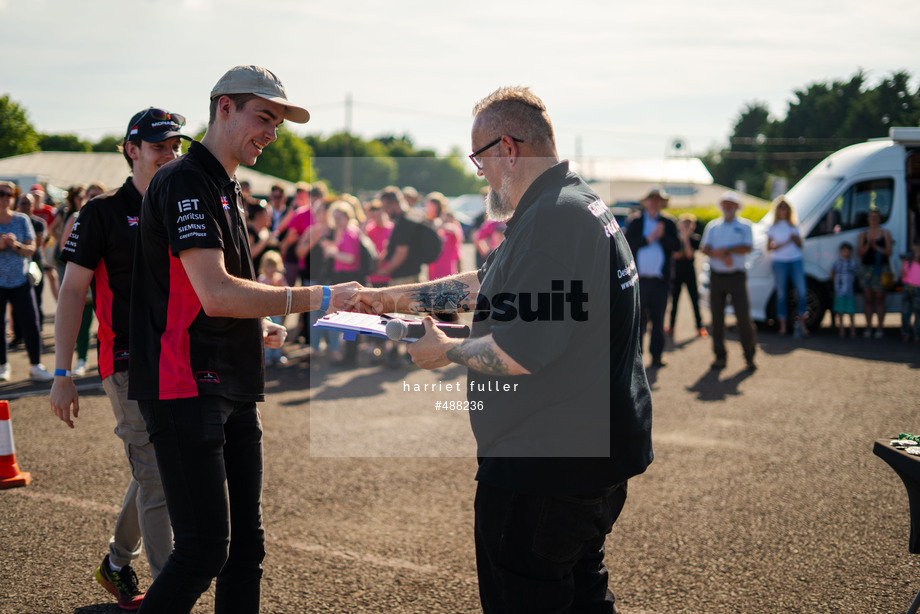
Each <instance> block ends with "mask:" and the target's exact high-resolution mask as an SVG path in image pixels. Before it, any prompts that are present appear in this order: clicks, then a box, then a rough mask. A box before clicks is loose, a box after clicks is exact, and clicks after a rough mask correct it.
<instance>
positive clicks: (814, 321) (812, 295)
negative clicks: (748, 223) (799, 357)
mask: <svg viewBox="0 0 920 614" xmlns="http://www.w3.org/2000/svg"><path fill="white" fill-rule="evenodd" d="M786 199H787V200H788V202H789V203H790V204H791V205H792V207H794V208H795V211H796V213H797V214H798V218H799V231H800V232H801V234H802V236H803V237H805V240H804V244H803V246H802V252H803V260H804V265H805V276H806V279H807V282H808V327H809V328H811V329H814V328H817V327H818V326H820V324H821V321H822V320H823V318H824V315H825V313H826V312H827V310H828V309H830V308H831V306H832V305H833V296H834V294H833V287H832V285H831V281H830V277H831V268H832V266H833V263H834V261H835V260H836V259H837V258H838V256H839V247H840V244H841V243H843V242H847V243H849V244H850V245H852V246H854V258H855V257H856V255H855V247H856V244H857V240H856V239H857V236H858V235H859V233H860V232H862V231H863V230H865V228H866V226H867V223H866V218H867V214H868V211H869V210H870V209H878V210H879V211H880V212H881V214H882V226H884V227H885V228H887V229H888V231H889V232H890V233H891V238H892V239H893V240H894V248H893V254H892V258H891V268H892V271H893V272H894V273H895V276H896V277H898V274H899V271H900V268H901V256H902V255H903V254H906V253H907V252H909V251H910V246H911V243H912V242H913V241H914V240H915V239H916V238H917V237H918V236H920V234H918V233H920V128H891V129H890V130H889V137H888V138H882V139H872V140H869V141H867V142H865V143H860V144H858V145H852V146H850V147H846V148H844V149H841V150H840V151H838V152H836V153H834V154H832V155H830V156H829V157H827V158H826V159H825V160H823V161H822V162H821V163H820V164H818V165H817V166H816V167H815V168H814V169H812V170H811V172H809V173H808V174H807V175H805V177H803V178H802V180H801V181H799V182H798V183H797V184H796V185H795V187H793V188H792V189H791V190H789V192H788V193H787V194H786ZM770 223H771V220H769V219H767V218H766V217H765V218H764V219H762V220H761V221H760V222H758V223H757V224H755V225H754V249H753V251H752V252H751V253H750V254H749V255H748V259H747V265H746V266H747V276H748V277H747V283H748V292H749V294H750V299H751V316H752V318H753V319H754V320H755V321H758V322H771V321H773V320H775V318H776V313H777V310H776V289H775V285H774V281H773V269H772V263H771V261H770V256H769V254H768V252H767V247H766V246H767V236H766V231H767V228H769V227H770ZM700 291H701V294H702V296H703V298H704V300H705V301H706V302H707V303H708V297H709V268H708V265H704V266H703V271H702V273H701V275H700ZM788 294H789V297H788V298H789V302H790V305H793V304H794V298H795V297H794V296H793V295H794V291H792V290H791V289H790V291H789V293H788ZM887 306H888V311H889V312H899V311H900V302H899V294H897V293H896V292H888V293H887ZM862 307H863V306H862V296H860V295H859V293H857V297H856V308H857V312H858V313H859V312H861V311H862ZM793 311H794V309H793Z"/></svg>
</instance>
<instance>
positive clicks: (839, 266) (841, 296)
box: [831, 242, 859, 339]
mask: <svg viewBox="0 0 920 614" xmlns="http://www.w3.org/2000/svg"><path fill="white" fill-rule="evenodd" d="M839 255H840V257H839V258H837V260H836V261H835V262H834V267H833V268H832V269H831V280H833V282H834V314H835V316H834V317H835V318H836V319H837V328H839V329H840V337H841V338H842V337H843V336H844V329H845V325H844V315H846V314H849V315H850V338H851V339H852V338H854V337H856V323H855V321H854V320H855V315H854V314H855V313H856V292H855V288H854V287H853V282H854V281H855V280H856V273H857V272H858V271H859V265H858V264H857V263H856V261H855V260H853V246H852V245H850V244H849V243H846V242H844V243H841V244H840V252H839Z"/></svg>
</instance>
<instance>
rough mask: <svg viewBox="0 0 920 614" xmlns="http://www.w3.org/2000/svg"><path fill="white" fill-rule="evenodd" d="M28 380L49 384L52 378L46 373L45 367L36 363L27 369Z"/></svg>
mask: <svg viewBox="0 0 920 614" xmlns="http://www.w3.org/2000/svg"><path fill="white" fill-rule="evenodd" d="M29 379H30V380H32V381H33V382H50V381H51V380H53V379H54V376H53V375H51V373H49V372H48V369H46V368H45V365H43V364H41V363H38V364H37V365H32V368H30V369H29Z"/></svg>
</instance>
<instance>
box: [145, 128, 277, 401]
mask: <svg viewBox="0 0 920 614" xmlns="http://www.w3.org/2000/svg"><path fill="white" fill-rule="evenodd" d="M242 205H243V203H242V200H241V198H240V187H239V184H238V183H237V182H236V181H235V180H234V179H231V178H230V177H227V173H226V171H225V170H224V168H223V166H221V164H220V162H218V161H217V159H216V158H215V157H214V156H213V155H212V154H211V152H210V151H208V149H207V148H206V147H205V146H204V145H202V144H201V143H197V142H193V143H192V145H191V147H190V148H189V152H188V153H187V154H186V155H184V156H182V157H181V158H179V159H178V160H174V161H173V162H170V163H169V164H167V165H166V166H164V167H162V168H161V169H160V170H159V171H157V173H156V175H154V177H153V180H152V181H151V182H150V187H149V188H148V189H147V193H146V194H145V195H144V203H143V207H142V210H141V226H140V233H139V235H138V239H137V253H136V256H135V264H134V289H133V291H132V295H131V367H130V379H129V384H128V396H129V397H130V398H132V399H139V400H158V399H159V400H166V399H179V398H189V397H196V396H200V395H218V396H223V397H227V398H230V399H234V400H240V401H261V400H262V399H263V392H264V382H265V364H264V361H263V342H262V328H261V324H260V322H259V320H258V319H257V318H247V319H241V318H222V317H211V316H208V315H207V314H206V313H205V312H204V310H203V309H202V308H201V302H200V301H199V300H198V296H197V295H196V294H195V290H194V289H193V288H192V284H191V282H190V281H189V279H188V276H187V275H186V273H185V269H184V267H183V266H182V262H181V261H180V259H179V254H180V252H182V251H183V250H187V249H191V248H205V249H220V250H222V251H223V255H224V264H225V266H226V268H227V272H228V273H230V275H233V276H234V277H239V278H241V279H255V277H256V276H255V272H254V270H253V267H252V257H251V255H250V253H249V238H248V236H247V231H246V212H245V210H244V209H243V206H242Z"/></svg>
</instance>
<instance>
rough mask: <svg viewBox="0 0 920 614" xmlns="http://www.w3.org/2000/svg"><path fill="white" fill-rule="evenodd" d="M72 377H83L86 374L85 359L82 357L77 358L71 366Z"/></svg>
mask: <svg viewBox="0 0 920 614" xmlns="http://www.w3.org/2000/svg"><path fill="white" fill-rule="evenodd" d="M73 375H74V377H83V376H84V375H86V361H85V360H83V359H77V366H75V367H74V368H73Z"/></svg>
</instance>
